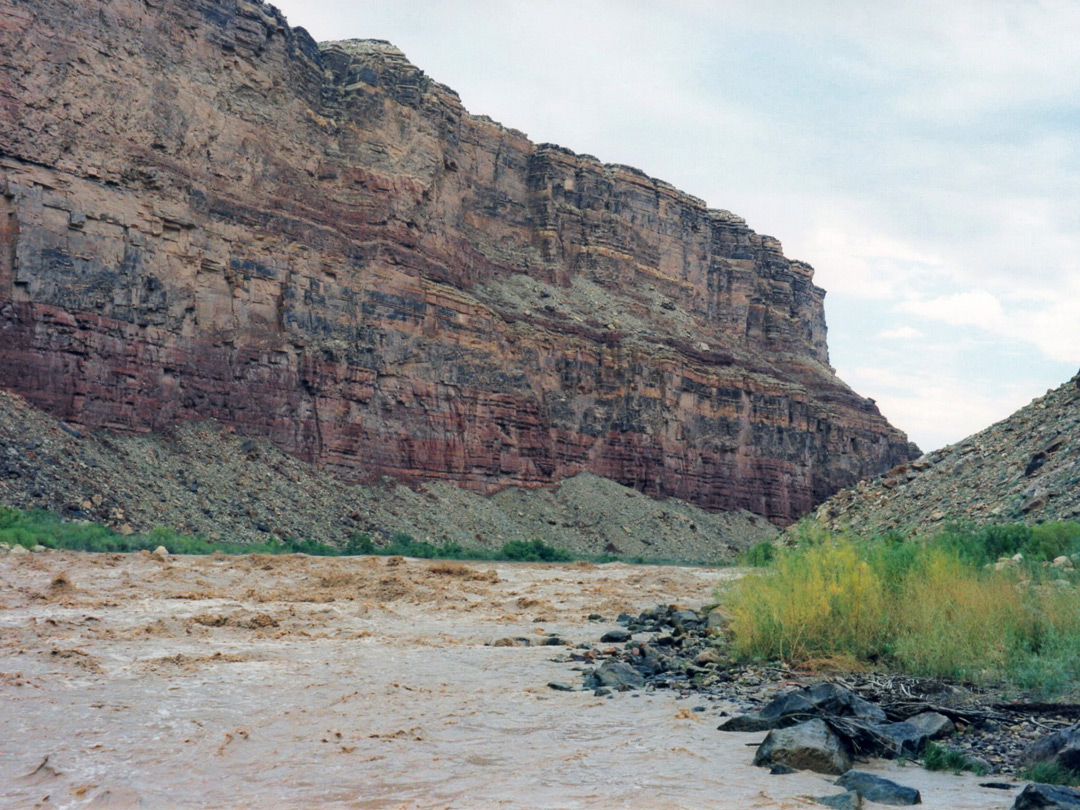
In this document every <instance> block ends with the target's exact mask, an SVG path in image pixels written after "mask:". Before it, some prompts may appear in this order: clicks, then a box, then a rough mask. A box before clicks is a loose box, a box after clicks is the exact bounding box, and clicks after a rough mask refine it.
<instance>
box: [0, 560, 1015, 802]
mask: <svg viewBox="0 0 1080 810" xmlns="http://www.w3.org/2000/svg"><path fill="white" fill-rule="evenodd" d="M736 575H737V571H735V570H734V569H719V570H718V569H706V568H690V567H651V566H627V565H622V564H612V565H604V566H594V565H591V564H587V563H578V564H570V565H553V566H543V565H530V564H510V563H495V564H491V563H476V564H458V563H435V562H428V561H423V560H401V559H400V558H397V559H394V558H388V559H382V558H336V559H320V558H309V557H302V556H287V557H265V556H250V557H234V558H230V557H220V556H215V557H172V558H169V559H166V560H158V559H155V558H154V557H152V556H149V555H145V554H135V555H123V556H121V555H107V554H96V555H95V554H74V553H47V554H27V555H20V556H10V555H9V556H6V557H4V558H2V559H0V701H2V705H3V711H2V712H0V806H2V807H4V808H30V807H42V808H46V807H48V808H95V810H103V809H104V808H110V809H111V810H120V808H144V810H146V809H149V808H229V809H230V810H232V809H233V808H265V807H274V808H279V809H280V808H296V809H297V810H299V808H358V809H359V808H363V809H365V810H367V809H368V808H371V809H374V808H469V809H470V810H473V809H475V808H488V807H503V808H515V807H520V808H701V807H715V808H798V807H820V805H815V804H813V803H811V802H810V801H809V799H808V798H807V797H810V796H822V795H827V794H830V793H835V792H837V789H836V788H834V787H832V786H831V785H830V784H829V781H828V777H824V776H820V775H817V774H813V773H808V772H804V773H798V774H792V775H788V776H770V775H769V774H768V772H767V771H765V770H763V769H760V768H754V767H752V766H751V765H750V760H751V758H752V756H753V751H754V749H753V748H752V747H750V746H751V745H752V744H754V743H756V742H759V741H760V739H761V738H762V737H763V736H764V735H763V734H729V733H722V732H718V731H717V730H716V726H717V724H718V721H719V719H720V715H719V713H720V712H721V711H724V710H725V706H724V703H723V701H715V702H712V703H710V704H709V705H708V708H707V711H705V712H692V711H689V710H688V709H689V707H690V706H691V705H692V703H691V702H688V701H686V700H680V699H679V695H677V694H676V693H673V692H670V691H656V692H634V693H620V694H616V695H614V696H613V697H612V698H610V699H608V698H598V697H594V696H593V694H592V693H591V692H583V691H579V692H557V691H553V690H552V689H550V688H548V686H547V684H548V682H549V681H565V682H568V683H572V684H574V685H579V684H580V683H581V676H580V673H579V672H574V671H572V666H573V665H572V664H570V663H566V662H559V661H556V660H553V659H556V658H564V657H565V652H566V650H565V648H557V647H544V646H531V647H501V646H490V642H492V641H493V640H495V639H498V638H502V637H514V636H526V637H537V636H539V635H541V634H548V633H552V632H554V633H558V634H560V635H561V636H562V637H563V638H565V639H566V640H567V641H569V642H570V643H572V644H574V643H578V642H582V641H587V642H596V641H597V639H598V638H599V636H600V634H601V633H602V632H603V631H604V629H605V625H602V624H597V623H596V622H590V621H588V619H587V617H588V616H589V614H594V613H599V614H601V615H603V616H604V617H605V618H607V619H609V620H612V621H613V620H614V617H615V616H616V615H617V614H618V613H619V612H622V611H626V612H631V613H636V612H638V611H640V610H642V609H644V608H648V607H652V606H654V605H656V604H657V603H661V602H671V603H680V604H683V605H686V606H689V607H697V606H699V605H701V604H702V603H704V602H706V601H709V600H710V599H711V597H712V594H713V589H714V587H715V586H716V585H717V584H718V582H719V581H720V580H721V579H723V578H730V577H733V576H736ZM728 708H732V707H728ZM860 767H861V768H863V769H867V770H872V771H875V772H878V773H881V774H884V775H889V776H891V777H892V778H893V779H895V780H897V781H900V782H902V783H903V784H906V785H910V786H912V787H916V788H918V789H919V790H920V791H921V792H922V796H923V802H924V806H926V807H928V808H950V810H961V809H962V808H973V809H974V808H979V809H980V810H982V809H984V808H997V807H1000V808H1005V807H1008V806H1009V805H1010V803H1011V800H1012V798H1013V796H1014V795H1015V793H1008V794H1005V795H1003V792H1002V791H995V790H988V789H984V788H980V787H978V784H977V783H978V781H979V778H978V777H972V776H961V777H957V776H952V775H948V774H936V773H929V772H926V771H923V770H922V769H921V768H918V767H916V766H913V765H909V766H907V767H905V768H901V766H899V765H897V764H896V763H886V762H875V763H871V764H870V765H860ZM868 806H872V805H868Z"/></svg>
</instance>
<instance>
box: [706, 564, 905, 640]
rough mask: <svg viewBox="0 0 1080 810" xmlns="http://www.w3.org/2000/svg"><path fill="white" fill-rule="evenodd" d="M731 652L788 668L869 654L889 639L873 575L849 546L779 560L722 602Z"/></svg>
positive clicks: (880, 591)
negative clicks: (787, 663)
mask: <svg viewBox="0 0 1080 810" xmlns="http://www.w3.org/2000/svg"><path fill="white" fill-rule="evenodd" d="M726 602H727V606H728V609H729V612H730V615H731V623H730V628H731V631H732V633H733V634H734V642H735V645H734V646H735V651H736V653H738V654H740V655H741V656H743V657H746V658H755V657H762V658H770V657H777V658H780V659H783V660H787V661H805V660H808V659H810V658H831V657H836V656H838V655H844V654H847V655H854V656H856V657H859V658H863V657H868V656H872V655H874V654H876V653H877V652H878V650H879V649H880V647H881V644H882V642H883V640H884V638H885V637H886V635H887V631H888V615H887V614H886V611H885V602H884V598H883V588H882V584H881V581H880V578H879V577H878V575H877V574H876V573H875V572H874V570H873V569H872V568H871V567H870V565H869V564H868V563H867V562H866V560H863V559H860V557H859V555H858V552H857V551H856V549H855V547H854V546H853V545H852V544H850V543H846V544H833V543H828V544H822V545H814V546H810V547H807V548H803V549H800V550H799V551H797V552H790V551H785V552H782V553H781V554H780V555H779V556H778V557H777V558H776V560H775V561H774V563H773V566H772V570H771V571H769V572H767V573H765V574H763V575H762V574H759V575H750V576H748V577H744V578H743V579H741V580H739V581H738V582H736V583H735V585H734V586H733V587H732V589H731V591H730V592H729V594H728V599H727V600H726Z"/></svg>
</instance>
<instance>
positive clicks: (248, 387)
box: [0, 0, 917, 523]
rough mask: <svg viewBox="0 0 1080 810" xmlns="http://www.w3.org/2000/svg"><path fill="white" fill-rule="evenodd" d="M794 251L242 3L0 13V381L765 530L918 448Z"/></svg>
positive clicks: (486, 483)
mask: <svg viewBox="0 0 1080 810" xmlns="http://www.w3.org/2000/svg"><path fill="white" fill-rule="evenodd" d="M812 274H813V271H812V269H811V268H810V267H809V266H808V265H805V264H802V263H800V262H795V261H791V260H789V259H786V258H785V257H784V255H783V253H782V251H781V248H780V244H779V242H777V241H776V240H774V239H772V238H770V237H767V236H761V235H759V234H756V233H754V232H753V231H752V230H750V229H749V228H748V227H746V224H745V223H744V222H743V220H742V219H740V218H739V217H736V216H734V215H733V214H730V213H728V212H726V211H716V210H710V209H708V208H706V207H705V205H704V203H702V202H701V201H700V200H698V199H696V198H694V197H691V196H689V195H686V194H683V193H682V192H680V191H678V190H677V189H675V188H673V187H672V186H670V185H668V184H666V183H663V182H661V181H658V180H654V179H652V178H650V177H647V176H646V175H644V174H642V173H641V172H639V171H637V170H635V169H632V168H628V167H624V166H612V165H605V164H602V163H600V162H599V161H597V160H596V159H595V158H592V157H590V156H586V155H575V154H574V153H572V152H569V151H567V150H565V149H561V148H559V147H555V146H550V145H535V144H532V143H531V142H530V141H529V140H528V139H527V138H526V137H525V135H524V134H522V133H520V132H517V131H515V130H512V129H507V128H504V127H502V126H500V125H499V124H496V123H495V122H493V121H490V120H489V119H486V118H483V117H475V116H471V115H469V114H468V113H466V112H465V110H464V109H463V108H462V106H461V103H460V101H459V100H458V97H457V96H456V94H454V93H453V91H451V90H449V89H448V88H446V87H443V86H442V85H439V84H437V83H435V82H433V81H432V80H430V79H429V78H428V77H426V76H425V75H424V74H423V72H422V71H420V70H418V69H417V68H415V67H414V66H412V65H411V64H409V63H408V62H407V61H406V59H405V58H404V56H403V55H402V54H401V53H400V52H399V51H398V50H396V49H395V48H394V47H393V46H391V45H389V44H387V43H382V42H375V41H347V42H338V43H324V44H322V45H316V44H315V43H314V42H313V41H312V40H311V38H310V37H309V36H308V35H307V34H306V32H304V31H303V29H290V28H288V27H287V25H286V24H285V22H284V19H283V17H282V16H281V15H280V13H279V12H277V10H276V9H274V8H273V7H272V6H269V5H265V4H263V3H260V2H247V1H246V0H154V2H151V0H0V335H2V339H0V385H2V386H3V387H5V388H7V389H10V390H13V391H16V392H18V393H20V394H23V395H25V396H26V397H28V398H29V399H30V400H31V401H33V402H34V403H36V404H37V405H39V406H41V407H43V408H45V409H47V410H48V411H49V412H51V413H52V414H54V415H57V416H59V417H61V418H63V419H66V420H69V421H71V422H74V423H77V424H81V425H86V426H94V427H105V428H110V429H115V430H125V431H145V430H153V429H157V428H161V427H164V426H167V425H169V424H172V423H175V422H177V421H181V420H193V419H206V418H215V419H218V420H221V421H223V422H226V423H228V424H232V425H235V426H236V427H237V428H238V429H240V430H242V431H243V432H245V433H247V434H250V435H255V436H260V437H265V438H268V439H270V440H271V441H273V442H274V443H276V444H277V445H278V446H280V447H282V448H283V449H285V450H286V451H288V452H290V453H293V454H295V455H297V456H300V457H302V458H305V459H308V460H311V461H314V462H316V463H318V464H320V465H321V466H324V467H325V468H327V469H329V470H331V471H334V472H336V473H338V474H340V475H341V476H343V477H345V478H347V479H350V480H364V479H370V478H372V477H374V476H378V475H381V474H390V475H394V476H398V477H403V478H419V479H447V480H452V481H456V482H459V483H461V484H462V485H464V486H468V487H470V488H474V489H477V490H480V491H491V490H495V489H498V488H501V487H504V486H506V485H511V484H516V485H523V486H536V485H544V484H549V483H553V482H556V481H559V480H561V479H562V478H564V477H566V476H569V475H573V474H575V473H577V472H581V471H588V472H593V473H597V474H599V475H603V476H606V477H609V478H612V479H615V480H617V481H619V482H620V483H623V484H627V485H630V486H633V487H636V488H638V489H640V490H642V491H644V492H647V493H650V494H654V495H660V496H665V495H673V496H678V497H681V498H684V499H686V500H689V501H691V502H693V503H696V504H699V505H701V506H705V507H707V508H710V509H733V508H738V507H744V508H747V509H749V510H751V511H754V512H756V513H758V514H762V515H765V516H767V517H769V518H770V519H773V520H775V521H777V522H781V523H784V522H788V521H790V520H791V519H793V518H795V517H797V516H799V515H801V514H804V513H805V512H807V511H808V510H809V509H811V508H812V507H813V506H814V505H815V504H817V503H818V502H820V501H821V500H823V499H824V498H825V497H827V496H828V495H829V494H830V493H832V492H834V491H835V490H837V489H838V488H840V487H842V486H845V485H848V484H851V483H853V482H854V481H855V480H857V479H859V478H861V477H864V476H867V475H871V474H875V473H877V472H880V471H881V470H884V469H887V468H889V467H891V466H893V465H894V464H896V463H899V462H902V461H905V460H907V459H909V458H912V457H914V456H915V455H917V451H916V449H915V448H914V446H913V445H911V444H909V443H908V442H907V441H906V438H905V437H904V435H903V434H902V433H899V432H898V431H896V430H895V429H894V428H892V427H891V426H890V425H889V424H888V423H887V422H886V421H885V420H884V419H883V418H882V416H881V415H880V414H879V413H878V411H877V409H876V408H875V407H874V405H873V403H872V402H871V401H869V400H866V399H863V398H861V397H859V396H858V395H856V394H855V393H854V392H852V391H851V390H850V389H849V388H848V387H847V386H845V385H844V384H843V383H842V382H841V381H839V380H838V379H837V378H836V377H835V376H834V374H833V373H832V369H831V368H830V367H829V366H828V356H827V350H826V345H825V322H824V316H823V310H822V299H823V296H824V292H823V291H822V290H821V289H819V288H818V287H815V286H814V284H813V282H812Z"/></svg>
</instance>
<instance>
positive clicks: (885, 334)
mask: <svg viewBox="0 0 1080 810" xmlns="http://www.w3.org/2000/svg"><path fill="white" fill-rule="evenodd" d="M877 336H878V338H879V339H881V340H917V339H918V338H921V337H922V336H923V333H922V332H920V331H919V330H918V329H916V328H915V327H914V326H898V327H897V328H895V329H885V330H883V331H881V332H878V335H877Z"/></svg>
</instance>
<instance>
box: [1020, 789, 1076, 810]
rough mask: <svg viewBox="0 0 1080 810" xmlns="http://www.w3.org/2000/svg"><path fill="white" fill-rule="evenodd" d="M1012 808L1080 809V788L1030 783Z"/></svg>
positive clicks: (1029, 809) (1027, 809)
mask: <svg viewBox="0 0 1080 810" xmlns="http://www.w3.org/2000/svg"><path fill="white" fill-rule="evenodd" d="M1010 810H1080V790H1077V789H1076V788H1070V787H1064V786H1063V785H1040V784H1033V785H1028V786H1027V787H1026V788H1024V789H1023V790H1022V791H1020V795H1019V796H1017V797H1016V801H1014V802H1013V804H1012V807H1011V808H1010Z"/></svg>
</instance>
